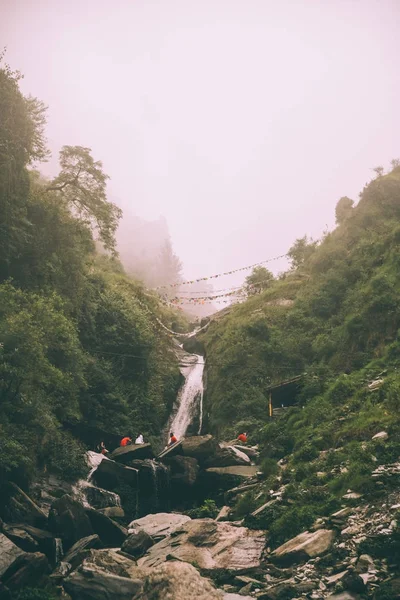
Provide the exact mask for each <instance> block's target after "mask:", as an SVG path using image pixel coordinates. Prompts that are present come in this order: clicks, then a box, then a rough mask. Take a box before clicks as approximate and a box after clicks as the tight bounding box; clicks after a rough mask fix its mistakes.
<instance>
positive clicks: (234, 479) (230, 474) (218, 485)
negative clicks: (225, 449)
mask: <svg viewBox="0 0 400 600" xmlns="http://www.w3.org/2000/svg"><path fill="white" fill-rule="evenodd" d="M257 472H258V467H256V466H241V465H239V466H237V467H211V468H209V469H206V470H205V471H203V472H202V474H201V481H202V485H203V489H205V490H210V491H215V490H229V489H231V488H234V487H235V486H238V485H240V484H241V483H245V482H246V481H247V480H249V479H251V478H253V477H255V476H256V475H257Z"/></svg>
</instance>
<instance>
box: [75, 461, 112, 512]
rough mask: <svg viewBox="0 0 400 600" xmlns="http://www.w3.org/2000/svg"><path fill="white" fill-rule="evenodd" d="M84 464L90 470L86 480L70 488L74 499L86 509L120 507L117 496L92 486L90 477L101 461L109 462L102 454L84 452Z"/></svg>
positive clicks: (81, 480)
mask: <svg viewBox="0 0 400 600" xmlns="http://www.w3.org/2000/svg"><path fill="white" fill-rule="evenodd" d="M85 458H86V463H87V466H88V467H89V468H90V471H89V474H88V476H87V478H86V479H80V480H79V481H77V482H76V484H75V485H74V486H73V487H72V490H73V493H74V496H75V498H76V499H77V500H78V501H79V502H80V503H81V504H83V506H85V507H86V508H107V507H109V506H118V507H121V499H120V497H119V496H118V494H115V493H114V492H110V491H108V490H104V489H103V488H99V487H97V486H95V485H93V484H92V482H91V479H92V475H93V473H94V472H95V470H96V469H97V467H98V466H99V464H100V463H101V462H102V461H103V460H109V459H108V458H106V457H105V456H104V455H103V454H99V453H98V452H92V451H91V450H89V451H88V452H86V456H85Z"/></svg>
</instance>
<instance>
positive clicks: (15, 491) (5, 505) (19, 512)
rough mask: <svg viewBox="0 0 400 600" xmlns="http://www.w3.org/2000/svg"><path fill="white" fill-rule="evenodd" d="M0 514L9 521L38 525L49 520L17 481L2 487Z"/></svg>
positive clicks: (42, 524)
mask: <svg viewBox="0 0 400 600" xmlns="http://www.w3.org/2000/svg"><path fill="white" fill-rule="evenodd" d="M0 516H1V517H2V518H3V519H4V520H5V521H6V522H7V523H28V524H29V525H35V526H37V527H41V526H44V525H45V524H46V522H47V517H46V515H45V513H44V512H43V511H42V510H41V509H40V508H39V507H38V506H37V504H35V502H34V501H33V500H32V499H31V498H30V497H29V496H28V495H27V494H25V492H23V491H22V490H21V489H20V488H19V487H18V486H17V485H16V484H15V483H10V482H9V483H7V485H4V486H2V489H1V501H0Z"/></svg>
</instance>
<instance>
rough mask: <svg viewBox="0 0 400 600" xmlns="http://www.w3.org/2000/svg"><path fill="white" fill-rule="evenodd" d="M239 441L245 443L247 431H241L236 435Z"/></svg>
mask: <svg viewBox="0 0 400 600" xmlns="http://www.w3.org/2000/svg"><path fill="white" fill-rule="evenodd" d="M238 440H239V442H243V444H246V443H247V433H241V434H239V435H238Z"/></svg>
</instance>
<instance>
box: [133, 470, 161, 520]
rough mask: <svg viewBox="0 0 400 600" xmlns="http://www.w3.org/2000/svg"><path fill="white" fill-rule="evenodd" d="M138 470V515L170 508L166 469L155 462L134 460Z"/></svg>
mask: <svg viewBox="0 0 400 600" xmlns="http://www.w3.org/2000/svg"><path fill="white" fill-rule="evenodd" d="M131 465H132V467H134V468H135V469H137V470H138V474H139V475H138V514H137V516H138V517H139V516H144V515H147V514H149V513H158V512H162V511H167V510H169V508H170V497H169V471H168V467H167V466H166V465H165V464H163V463H160V462H157V461H155V460H149V459H146V460H134V461H132V463H131Z"/></svg>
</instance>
